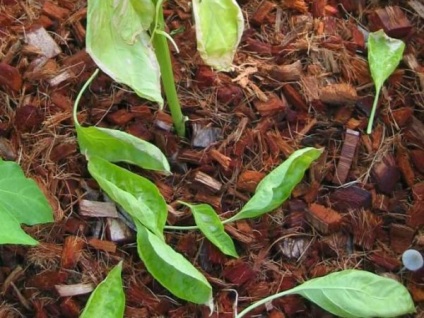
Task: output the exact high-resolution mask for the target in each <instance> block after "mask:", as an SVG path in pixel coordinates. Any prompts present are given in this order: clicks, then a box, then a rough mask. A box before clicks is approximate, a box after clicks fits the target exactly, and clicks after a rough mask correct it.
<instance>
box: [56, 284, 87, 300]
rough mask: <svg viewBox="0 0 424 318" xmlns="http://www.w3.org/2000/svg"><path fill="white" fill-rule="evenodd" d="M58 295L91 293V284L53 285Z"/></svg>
mask: <svg viewBox="0 0 424 318" xmlns="http://www.w3.org/2000/svg"><path fill="white" fill-rule="evenodd" d="M54 287H55V289H56V291H57V293H58V294H59V296H60V297H71V296H77V295H84V294H88V293H91V292H92V291H93V290H94V287H93V285H92V284H82V283H81V284H73V285H55V286H54Z"/></svg>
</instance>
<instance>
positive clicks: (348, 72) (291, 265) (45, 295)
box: [0, 0, 424, 318]
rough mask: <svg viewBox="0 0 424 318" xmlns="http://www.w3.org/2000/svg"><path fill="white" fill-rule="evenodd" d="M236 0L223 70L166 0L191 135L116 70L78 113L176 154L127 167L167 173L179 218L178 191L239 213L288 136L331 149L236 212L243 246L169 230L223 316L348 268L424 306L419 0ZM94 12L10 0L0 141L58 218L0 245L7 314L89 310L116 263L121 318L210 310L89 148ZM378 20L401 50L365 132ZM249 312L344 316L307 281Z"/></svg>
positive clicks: (2, 56)
mask: <svg viewBox="0 0 424 318" xmlns="http://www.w3.org/2000/svg"><path fill="white" fill-rule="evenodd" d="M239 3H240V6H241V7H242V9H243V13H244V16H245V20H246V30H245V33H244V35H243V38H242V41H241V44H240V47H239V49H238V50H237V53H236V56H235V60H234V64H235V68H234V70H233V71H231V72H226V73H224V72H221V73H218V72H215V71H213V70H211V69H210V68H209V67H208V66H206V65H204V63H203V62H202V60H201V58H200V57H199V56H198V54H197V52H196V42H195V34H194V29H193V22H192V17H191V11H190V1H188V0H175V1H169V2H166V4H165V16H166V21H167V25H168V28H169V31H176V32H175V35H173V37H174V39H175V42H176V43H177V45H178V47H179V49H180V51H181V52H180V54H177V53H176V52H172V54H173V65H174V72H175V78H176V84H177V86H178V93H179V97H180V100H181V104H182V107H183V112H184V114H185V115H186V116H188V118H189V121H188V122H187V129H188V135H187V138H179V137H177V135H176V133H175V132H174V130H173V129H172V120H171V118H170V116H169V112H168V111H167V109H166V108H165V110H164V111H159V110H158V108H157V105H155V104H154V103H151V102H149V101H146V100H143V99H141V98H140V97H138V96H137V95H135V94H134V93H133V92H131V90H130V89H129V88H127V87H123V86H122V85H119V84H117V83H115V82H113V81H112V80H111V79H110V78H109V77H108V76H107V75H105V74H101V75H99V76H98V77H97V78H96V79H95V81H94V82H93V84H92V85H91V87H90V90H89V91H87V92H86V93H85V94H84V95H83V98H82V101H81V103H80V109H79V114H78V116H79V119H80V122H82V123H83V124H84V125H97V126H100V127H109V128H114V129H120V130H123V131H126V132H128V133H130V134H133V135H135V136H137V137H139V138H142V139H144V140H147V141H149V142H151V143H153V144H155V145H157V146H158V147H159V148H160V149H161V150H162V151H163V152H164V153H165V154H166V156H167V157H168V158H169V160H170V163H171V166H172V172H173V174H172V176H168V177H165V176H163V175H160V174H158V173H153V172H147V171H141V170H135V169H134V168H133V167H132V168H131V167H130V169H133V170H134V171H137V173H139V174H140V175H143V176H145V177H147V178H149V179H150V180H152V181H153V182H154V183H155V184H156V185H157V186H158V188H159V189H160V191H161V193H162V195H163V196H164V198H165V199H166V202H167V203H168V205H169V219H168V223H169V224H171V225H192V224H193V219H192V217H191V215H190V212H189V211H188V210H187V209H186V208H184V207H183V206H181V205H180V204H179V203H178V200H183V201H186V202H193V203H208V204H210V205H212V206H213V207H214V208H215V210H216V211H217V212H218V213H219V214H220V215H221V216H222V217H223V218H227V217H229V216H231V215H233V214H234V213H235V212H237V211H239V210H240V208H241V207H242V206H243V204H244V203H246V202H247V200H248V199H249V197H251V195H252V194H253V193H254V191H255V188H256V185H257V184H258V182H259V181H260V180H261V179H262V178H263V177H264V176H265V175H266V174H267V173H268V172H270V171H271V170H272V169H273V168H274V167H275V166H277V165H278V164H280V163H281V162H282V161H284V160H285V158H287V157H288V156H289V155H290V154H291V153H292V152H293V151H295V150H296V149H300V148H303V147H306V146H315V147H319V148H323V149H324V150H325V151H324V154H323V155H322V156H321V157H320V159H319V160H318V161H317V162H316V163H315V164H314V165H313V166H312V167H311V169H310V170H309V171H308V172H307V174H306V175H305V177H304V179H303V180H302V182H301V183H300V184H299V185H298V186H297V187H296V188H295V190H294V191H293V193H292V196H291V197H290V199H289V200H287V201H286V202H285V203H284V204H283V205H282V206H281V207H280V208H278V209H276V210H275V211H274V212H273V213H270V214H268V215H265V216H263V217H261V218H257V219H252V220H244V221H239V222H236V223H234V224H232V225H228V226H226V230H227V232H228V233H229V234H230V235H231V236H232V238H233V239H234V240H235V242H236V246H237V251H238V253H239V255H240V258H238V259H234V258H231V257H227V256H225V255H223V254H222V253H220V252H219V251H218V250H217V249H216V248H214V246H212V245H211V244H210V243H209V242H208V241H207V240H206V239H205V238H204V237H203V236H202V235H201V234H200V233H199V232H197V231H187V232H181V231H167V232H166V240H167V242H168V243H169V244H170V245H172V246H173V247H174V248H175V250H177V251H178V252H180V253H182V254H183V255H184V256H185V257H186V258H187V259H189V260H190V261H191V262H192V263H193V264H194V265H195V266H196V267H197V268H199V270H201V271H202V272H203V273H204V274H205V275H206V277H207V278H208V280H209V281H210V283H211V284H212V286H213V292H214V299H215V305H216V312H215V313H214V314H213V317H232V316H233V312H234V308H237V309H238V311H241V309H243V308H245V307H247V306H248V305H249V304H251V303H252V302H254V301H257V300H260V299H262V298H264V297H266V296H268V295H271V294H274V293H276V292H278V291H282V290H286V289H288V288H291V287H293V286H295V285H297V284H298V283H299V282H302V281H304V280H308V279H311V278H314V277H319V276H323V275H325V274H327V273H331V272H335V271H338V270H341V269H346V268H357V269H364V270H367V271H370V272H373V273H377V274H380V275H386V276H389V277H393V278H394V279H397V280H399V281H400V282H402V283H403V284H404V285H405V286H406V287H407V288H408V290H409V292H410V293H411V295H412V297H413V299H414V301H415V303H416V306H417V315H416V316H417V317H418V316H421V315H422V314H423V310H422V308H423V302H424V276H423V273H424V271H423V270H418V271H416V272H409V271H401V269H402V263H401V255H402V253H403V251H405V250H406V249H408V248H414V249H416V250H418V251H421V252H422V251H423V250H424V233H423V232H422V227H423V225H424V182H423V177H424V123H423V118H424V112H423V111H424V6H423V4H422V2H420V0H410V1H378V0H377V1H365V0H358V1H348V0H344V1H332V0H328V1H326V0H316V1H308V0H284V1H270V0H264V1H258V0H240V1H239ZM85 19H86V1H84V0H49V1H43V0H40V1H31V0H29V1H20V0H0V39H1V41H0V49H1V50H0V155H1V157H2V158H3V159H5V160H15V161H17V162H18V163H19V164H20V165H21V166H22V168H23V169H24V171H25V173H26V175H27V176H29V177H31V178H33V179H34V180H36V181H37V183H38V185H39V186H40V187H41V189H42V190H43V191H44V193H45V194H46V196H47V197H48V199H49V201H50V203H51V205H52V207H53V208H54V217H55V222H54V223H52V224H45V225H40V226H34V227H25V230H26V231H27V233H29V234H31V235H32V236H33V237H34V238H36V239H37V240H39V241H40V245H38V246H36V247H33V248H28V247H24V246H14V245H13V246H11V245H3V246H1V247H0V285H1V286H2V287H1V293H0V317H78V315H79V313H80V312H81V310H82V309H83V308H84V306H85V304H86V302H87V299H88V297H89V292H90V291H91V290H92V288H93V286H96V285H97V284H98V283H99V282H101V280H102V279H104V278H105V277H106V275H107V273H108V272H109V271H110V269H111V268H112V267H113V266H114V265H116V264H117V263H118V262H119V261H120V260H123V261H124V263H123V264H124V269H123V279H124V285H125V293H126V299H127V302H126V313H125V316H126V317H159V316H163V317H208V316H209V311H208V308H206V307H204V306H197V305H193V304H190V303H187V302H184V301H182V300H180V299H177V298H175V297H173V296H172V295H171V294H170V293H169V292H167V291H166V290H165V289H164V288H163V287H161V286H160V284H158V283H157V282H156V281H155V280H154V279H153V278H152V277H151V276H150V275H149V273H148V272H147V271H146V269H145V267H144V265H143V263H142V262H141V261H140V259H139V257H138V255H137V251H136V246H135V241H134V232H133V231H132V230H131V228H130V227H128V225H126V223H125V222H124V221H122V220H121V219H119V218H116V215H114V213H116V207H115V206H114V204H113V203H111V202H110V201H108V200H107V198H105V196H104V195H103V194H102V193H101V191H100V189H99V187H98V185H97V184H96V182H95V181H94V180H93V179H92V178H91V177H90V174H89V173H88V171H87V162H86V161H85V158H84V156H83V155H81V154H80V153H79V149H78V145H77V141H76V137H75V129H74V126H73V122H72V106H73V102H74V101H75V98H76V95H77V93H78V92H79V90H80V89H81V87H82V85H83V84H84V83H85V81H86V80H87V79H88V77H89V76H90V75H91V74H92V72H93V71H94V69H95V68H96V65H95V64H94V62H93V61H92V60H91V58H90V57H89V55H88V54H87V53H86V51H85V48H84V45H85V44H84V37H85V22H86V20H85ZM381 28H383V29H384V30H385V31H386V33H388V34H389V35H390V36H392V37H396V38H399V39H402V40H403V41H405V43H406V50H405V53H404V58H403V60H402V62H401V64H400V65H399V67H398V68H397V70H396V71H395V72H394V73H393V75H392V76H391V77H390V78H389V80H388V81H387V82H386V84H385V86H384V89H383V92H382V97H381V98H380V102H379V108H378V111H377V116H376V120H375V123H374V129H373V132H372V133H371V134H370V135H367V134H366V133H365V129H366V125H367V123H368V116H369V113H370V109H371V105H372V100H373V97H374V93H375V91H374V86H373V83H372V80H371V77H370V73H369V69H368V62H367V51H366V47H365V43H366V40H365V34H367V32H368V31H376V30H378V29H381ZM140 80H143V74H140ZM66 287H68V288H66ZM87 291H88V292H87ZM252 314H254V315H256V317H273V318H276V317H331V316H332V315H330V314H328V313H326V312H324V311H323V310H321V309H320V308H318V307H317V306H315V305H314V304H312V303H310V302H308V301H307V300H305V299H303V298H301V297H297V296H288V297H283V298H281V299H278V300H276V301H273V303H272V304H268V305H266V306H262V307H261V308H258V309H257V310H256V311H254V312H252ZM414 316H415V315H414ZM411 317H412V315H411Z"/></svg>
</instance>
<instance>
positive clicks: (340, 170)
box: [333, 129, 359, 185]
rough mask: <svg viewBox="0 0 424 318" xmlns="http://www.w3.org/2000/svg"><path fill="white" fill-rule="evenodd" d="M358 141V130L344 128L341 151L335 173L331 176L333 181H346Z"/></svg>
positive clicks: (340, 182)
mask: <svg viewBox="0 0 424 318" xmlns="http://www.w3.org/2000/svg"><path fill="white" fill-rule="evenodd" d="M358 142H359V132H357V131H355V130H352V129H346V134H345V138H344V141H343V147H342V152H341V154H340V159H339V162H338V164H337V168H336V173H335V174H334V177H333V183H335V184H339V185H342V184H344V183H345V182H346V179H347V176H348V174H349V170H350V167H351V165H352V161H353V157H354V156H355V153H356V147H357V146H358Z"/></svg>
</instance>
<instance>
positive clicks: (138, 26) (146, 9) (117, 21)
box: [112, 0, 155, 44]
mask: <svg viewBox="0 0 424 318" xmlns="http://www.w3.org/2000/svg"><path fill="white" fill-rule="evenodd" d="M113 5H114V9H115V10H114V14H113V18H112V21H113V24H114V26H115V27H116V29H117V30H118V31H119V33H120V34H121V36H122V38H123V39H124V40H125V41H126V42H127V43H129V44H134V42H135V41H136V36H137V35H138V34H140V33H141V32H142V31H146V30H148V29H149V28H150V25H151V24H152V22H153V17H154V14H155V6H154V4H153V2H152V1H151V0H114V4H113Z"/></svg>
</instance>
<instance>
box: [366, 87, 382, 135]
mask: <svg viewBox="0 0 424 318" xmlns="http://www.w3.org/2000/svg"><path fill="white" fill-rule="evenodd" d="M380 91H381V87H376V89H375V97H374V103H373V104H372V109H371V114H370V118H369V119H368V127H367V134H368V135H369V134H370V133H371V132H372V124H373V123H374V117H375V111H376V110H377V104H378V99H379V97H380Z"/></svg>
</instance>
